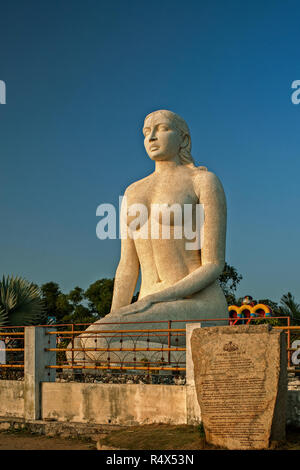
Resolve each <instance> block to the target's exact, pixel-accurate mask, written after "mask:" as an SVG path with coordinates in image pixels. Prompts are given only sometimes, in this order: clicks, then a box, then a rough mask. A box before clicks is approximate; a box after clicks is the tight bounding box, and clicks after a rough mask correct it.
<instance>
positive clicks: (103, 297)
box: [84, 278, 114, 318]
mask: <svg viewBox="0 0 300 470" xmlns="http://www.w3.org/2000/svg"><path fill="white" fill-rule="evenodd" d="M113 289H114V279H106V278H104V279H99V280H98V281H96V282H94V283H93V284H91V285H90V286H89V288H88V289H87V290H86V291H85V293H84V296H85V298H86V299H87V300H88V305H89V309H90V312H91V313H93V314H96V315H97V317H98V318H101V317H104V316H105V315H107V314H108V313H109V312H110V308H111V302H112V296H113Z"/></svg>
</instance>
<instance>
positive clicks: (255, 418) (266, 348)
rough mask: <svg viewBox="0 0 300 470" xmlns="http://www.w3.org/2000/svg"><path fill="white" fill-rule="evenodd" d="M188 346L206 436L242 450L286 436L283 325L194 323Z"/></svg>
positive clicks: (213, 440) (261, 447)
mask: <svg viewBox="0 0 300 470" xmlns="http://www.w3.org/2000/svg"><path fill="white" fill-rule="evenodd" d="M191 347H192V357H193V362H194V374H195V385H196V391H197V398H198V402H199V406H200V409H201V415H202V420H203V425H204V429H205V434H206V440H207V442H209V443H211V444H214V445H217V446H221V447H226V448H228V449H240V450H244V449H267V448H268V447H269V444H270V440H276V441H280V440H283V439H285V412H286V399H287V353H286V334H285V333H284V331H282V330H277V329H276V330H275V329H272V327H271V326H270V325H241V326H220V327H211V328H199V329H198V328H197V329H195V330H194V331H193V333H192V338H191Z"/></svg>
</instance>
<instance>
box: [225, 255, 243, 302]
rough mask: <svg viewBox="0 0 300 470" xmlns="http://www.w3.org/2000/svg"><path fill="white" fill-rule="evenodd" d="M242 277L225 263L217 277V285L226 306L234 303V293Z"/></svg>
mask: <svg viewBox="0 0 300 470" xmlns="http://www.w3.org/2000/svg"><path fill="white" fill-rule="evenodd" d="M242 279H243V276H242V275H241V274H239V273H238V272H237V270H236V269H235V268H234V267H233V266H230V265H229V264H227V263H225V266H224V269H223V272H222V274H221V275H220V276H219V283H220V286H221V288H222V289H223V292H224V295H225V297H226V300H227V303H228V305H233V304H235V303H236V298H235V291H236V289H237V286H238V284H239V283H240V281H241V280H242Z"/></svg>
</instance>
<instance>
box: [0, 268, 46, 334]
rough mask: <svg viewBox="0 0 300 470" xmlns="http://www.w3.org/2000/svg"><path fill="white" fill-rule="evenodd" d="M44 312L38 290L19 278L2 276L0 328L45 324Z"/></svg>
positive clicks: (0, 283) (0, 284)
mask: <svg viewBox="0 0 300 470" xmlns="http://www.w3.org/2000/svg"><path fill="white" fill-rule="evenodd" d="M45 321H46V311H45V306H44V303H43V301H42V298H41V292H40V290H39V288H38V287H37V286H36V285H35V284H33V283H31V282H28V281H26V280H25V279H22V278H20V277H13V276H7V277H5V276H3V277H2V281H0V326H27V325H39V324H42V323H45Z"/></svg>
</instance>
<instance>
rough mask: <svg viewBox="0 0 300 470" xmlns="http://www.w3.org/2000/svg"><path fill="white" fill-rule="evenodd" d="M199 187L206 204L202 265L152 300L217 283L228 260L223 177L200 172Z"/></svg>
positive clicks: (180, 295)
mask: <svg viewBox="0 0 300 470" xmlns="http://www.w3.org/2000/svg"><path fill="white" fill-rule="evenodd" d="M195 190H196V193H197V194H198V197H199V201H200V202H201V204H203V205H204V237H203V245H202V247H201V263H202V264H201V266H199V268H197V269H196V270H195V271H193V272H192V273H190V274H188V275H187V276H185V277H184V278H183V279H181V280H180V281H178V282H176V283H175V284H174V285H173V286H171V287H168V288H166V289H164V290H162V291H160V292H157V293H155V294H153V295H150V296H149V300H150V301H152V302H153V303H155V302H166V301H172V300H179V299H182V298H185V297H189V296H190V295H193V294H195V293H197V292H200V291H201V290H202V289H205V288H206V287H208V286H209V285H210V284H211V283H213V282H215V281H216V280H217V279H218V277H219V276H220V274H221V273H222V270H223V268H224V263H225V242H226V212H227V211H226V199H225V194H224V190H223V187H222V185H221V183H220V181H219V179H218V178H217V177H216V176H215V175H214V174H213V173H211V172H206V171H205V172H204V171H203V172H202V171H201V172H199V175H198V176H197V177H196V179H195Z"/></svg>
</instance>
